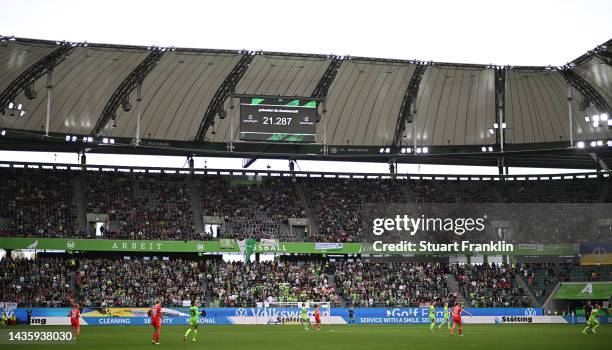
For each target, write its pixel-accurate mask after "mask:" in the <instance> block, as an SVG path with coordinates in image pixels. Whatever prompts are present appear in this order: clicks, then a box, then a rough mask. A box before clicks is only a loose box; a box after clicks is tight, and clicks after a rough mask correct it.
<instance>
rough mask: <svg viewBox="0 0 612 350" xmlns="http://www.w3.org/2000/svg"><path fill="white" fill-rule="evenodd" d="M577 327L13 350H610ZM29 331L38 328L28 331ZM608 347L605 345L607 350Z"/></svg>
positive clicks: (127, 330) (240, 332)
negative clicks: (458, 334)
mask: <svg viewBox="0 0 612 350" xmlns="http://www.w3.org/2000/svg"><path fill="white" fill-rule="evenodd" d="M582 328H583V326H580V325H550V324H531V325H466V326H465V328H464V336H463V337H457V335H455V336H452V337H451V336H449V333H448V331H447V330H446V329H444V330H438V329H437V327H436V330H435V332H433V333H431V332H430V331H429V326H428V325H331V326H322V329H321V331H320V332H317V331H314V330H310V331H304V330H303V328H301V327H300V326H280V325H278V326H210V325H206V326H200V328H199V330H198V339H197V341H196V342H192V341H191V339H188V341H187V342H184V341H183V334H184V332H185V330H186V327H184V326H166V327H162V332H161V340H160V341H161V344H160V345H153V344H151V340H150V339H151V334H152V328H151V327H145V326H142V327H140V326H124V327H121V326H119V327H111V326H109V327H106V326H84V327H81V338H80V339H79V340H78V341H77V342H76V344H74V345H65V344H64V345H18V346H15V347H10V346H7V345H0V348H4V347H5V346H7V349H8V348H13V349H79V350H97V349H112V350H119V349H121V350H123V349H126V350H128V349H129V350H139V349H151V348H158V349H181V350H188V349H231V350H241V349H244V350H260V349H261V350H264V349H265V350H270V349H279V350H281V349H282V350H285V349H291V350H301V349H307V350H331V349H333V350H337V349H350V350H390V349H419V350H421V349H452V350H455V349H494V350H504V349H513V350H516V349H521V350H530V349H537V350H545V349H575V350H582V349H609V346H610V344H612V325H602V326H601V327H599V328H598V333H597V334H595V335H584V334H582V333H580V331H581V330H582ZM30 329H33V330H34V329H36V330H38V328H34V327H30ZM190 338H191V337H190ZM606 344H608V345H606Z"/></svg>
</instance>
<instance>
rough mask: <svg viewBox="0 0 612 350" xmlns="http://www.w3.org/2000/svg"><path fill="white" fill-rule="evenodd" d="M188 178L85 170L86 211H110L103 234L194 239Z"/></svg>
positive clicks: (132, 237)
mask: <svg viewBox="0 0 612 350" xmlns="http://www.w3.org/2000/svg"><path fill="white" fill-rule="evenodd" d="M187 181H188V178H187V177H186V176H181V175H173V174H140V173H121V172H87V173H86V175H85V181H84V186H83V187H84V195H85V204H86V208H87V212H88V213H95V214H108V215H109V220H110V227H108V228H107V230H106V232H105V233H104V235H103V236H104V238H114V239H174V240H187V239H194V238H196V237H197V236H196V235H195V234H194V231H195V230H194V225H193V219H192V212H191V196H190V193H189V189H188V183H187ZM90 236H91V238H93V233H90Z"/></svg>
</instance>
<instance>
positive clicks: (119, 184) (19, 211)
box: [0, 168, 612, 244]
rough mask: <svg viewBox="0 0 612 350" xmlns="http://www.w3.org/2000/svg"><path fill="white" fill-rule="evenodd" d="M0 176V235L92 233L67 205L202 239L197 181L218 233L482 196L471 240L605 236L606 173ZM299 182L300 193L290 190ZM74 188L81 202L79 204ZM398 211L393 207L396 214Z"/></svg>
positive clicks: (464, 211)
mask: <svg viewBox="0 0 612 350" xmlns="http://www.w3.org/2000/svg"><path fill="white" fill-rule="evenodd" d="M0 175H1V176H0V185H1V186H2V189H3V191H0V236H21V237H81V238H96V235H95V232H93V230H92V229H91V228H89V229H85V228H82V227H80V225H79V220H78V219H77V218H78V215H77V208H81V209H82V208H84V211H85V212H86V213H93V214H107V215H108V216H109V220H110V222H109V224H108V225H105V227H104V229H105V230H104V234H103V235H102V237H101V238H111V239H137V240H144V239H172V240H188V239H210V238H211V236H206V235H205V234H204V233H203V232H196V227H195V224H194V222H195V220H194V214H193V212H192V206H193V205H194V204H193V203H194V202H195V200H194V201H192V196H191V193H190V188H195V187H190V184H191V185H193V183H191V181H195V184H196V185H197V186H196V187H198V191H199V195H200V199H201V202H200V205H201V209H202V211H201V212H202V215H203V216H205V217H211V216H212V217H218V218H220V219H221V220H220V222H222V224H220V225H219V227H218V230H217V229H216V230H217V232H218V235H217V237H219V238H238V239H245V238H256V239H263V238H274V239H279V240H282V241H290V240H302V239H303V240H307V241H317V242H365V241H371V240H372V235H371V226H370V225H367V221H368V220H367V218H366V219H364V213H371V211H372V210H373V209H374V210H376V209H380V210H387V209H388V208H391V204H397V205H413V204H416V206H414V207H415V208H416V207H417V206H418V208H419V210H421V208H422V207H424V206H426V205H429V204H434V206H433V207H432V209H429V210H431V213H428V214H431V215H432V216H438V217H440V215H442V214H440V213H441V212H442V207H443V206H444V205H446V204H448V205H455V204H457V203H458V204H459V205H461V210H460V212H458V214H460V215H461V216H462V217H481V216H482V215H483V211H482V210H481V208H482V207H483V206H482V205H481V206H480V207H478V205H479V203H486V206H487V207H488V208H487V210H486V211H484V214H486V216H487V218H488V222H489V223H492V222H497V223H498V224H499V225H501V226H500V227H503V230H497V231H495V230H494V228H492V227H489V228H490V229H489V228H488V229H487V230H486V231H485V232H484V233H479V234H480V235H479V236H475V233H470V240H471V241H484V242H488V241H489V240H506V241H507V242H512V243H534V244H546V243H581V242H585V241H605V240H609V236H610V235H609V233H610V232H611V229H610V227H612V226H610V225H609V224H605V223H601V224H598V221H601V220H600V219H602V218H604V219H606V218H608V216H609V212H610V208H609V206H608V204H604V203H601V202H602V201H605V200H607V199H606V198H609V193H610V188H612V187H610V186H609V184H608V183H607V182H605V183H604V181H609V180H602V179H600V178H584V179H571V180H565V179H563V180H561V179H559V180H538V181H536V180H529V181H527V180H526V181H450V180H412V179H411V180H396V179H361V178H351V179H349V178H325V177H322V178H321V177H318V178H316V177H310V178H289V177H262V178H258V179H252V178H245V177H232V176H196V177H195V178H194V179H193V180H192V179H191V178H189V177H188V176H186V175H182V174H167V173H159V174H156V173H138V172H116V171H86V172H81V171H75V170H49V169H30V168H2V169H0ZM77 180H78V181H77ZM300 188H303V189H304V195H305V197H304V196H300V195H298V193H299V191H301V190H300ZM81 190H82V194H83V196H82V199H83V203H82V204H83V205H82V206H79V204H80V203H77V198H79V200H80V199H81V196H80V193H79V191H81ZM606 191H607V192H606ZM300 198H304V199H305V201H303V200H301V199H300ZM590 203H596V204H590ZM587 204H588V206H587ZM195 205H197V204H195ZM307 207H309V208H310V209H311V210H312V212H311V213H312V214H313V217H311V218H309V219H311V221H310V224H311V227H309V228H308V229H307V230H306V231H305V234H304V235H302V234H301V233H300V234H294V233H291V230H290V227H289V218H306V217H307V216H308V215H307V213H308V212H310V211H308V210H306V209H307ZM436 209H438V210H436ZM193 210H198V208H195V209H193ZM406 211H407V210H406V209H405V208H402V209H399V210H397V213H404V214H405V213H406ZM383 214H384V213H383ZM387 214H389V213H387ZM443 214H444V215H442V216H445V215H446V213H443ZM451 214H452V213H451ZM472 214H473V215H472ZM79 215H84V214H83V213H81V214H79ZM385 216H386V215H382V216H381V217H385ZM417 216H420V215H417ZM447 217H451V216H447ZM82 219H83V218H82ZM83 220H84V219H83ZM601 222H603V221H601ZM81 225H85V224H84V223H82V222H81ZM606 225H607V226H606ZM79 228H82V230H79ZM311 228H312V229H311ZM202 230H204V228H202ZM300 232H301V231H300ZM429 234H430V235H429V236H423V238H424V239H429V240H432V241H436V243H444V242H446V241H448V240H449V239H454V238H456V237H454V236H452V235H450V236H443V235H440V234H438V233H437V232H436V233H435V234H433V235H432V234H431V232H430V233H429ZM423 235H425V233H423ZM98 238H100V237H98ZM419 239H421V238H419Z"/></svg>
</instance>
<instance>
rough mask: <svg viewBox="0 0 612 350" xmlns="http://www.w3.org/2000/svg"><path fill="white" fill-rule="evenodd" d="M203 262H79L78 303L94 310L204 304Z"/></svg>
mask: <svg viewBox="0 0 612 350" xmlns="http://www.w3.org/2000/svg"><path fill="white" fill-rule="evenodd" d="M202 270H203V262H202V261H195V260H193V261H192V260H184V259H170V260H159V259H150V260H147V259H140V258H132V259H130V260H118V259H106V258H101V259H80V260H79V261H78V271H77V274H76V286H77V291H78V300H79V302H80V303H81V304H82V305H87V306H97V307H121V306H141V307H147V306H151V305H153V304H154V302H155V300H157V299H158V298H161V302H162V305H165V306H182V305H183V300H203V299H204V296H205V289H204V274H203V272H202Z"/></svg>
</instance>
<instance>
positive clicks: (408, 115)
mask: <svg viewBox="0 0 612 350" xmlns="http://www.w3.org/2000/svg"><path fill="white" fill-rule="evenodd" d="M425 69H427V65H426V63H417V67H416V69H415V70H414V73H413V74H412V78H410V83H408V88H407V89H406V93H405V94H404V99H403V100H402V106H401V107H400V112H399V116H398V118H397V124H396V125H395V135H394V136H393V145H394V146H395V147H400V146H401V145H402V138H403V135H404V131H405V130H406V123H413V122H414V114H415V112H416V109H415V108H413V105H414V102H415V101H416V97H417V95H418V93H419V86H420V85H421V78H422V77H423V73H425ZM415 142H416V139H415Z"/></svg>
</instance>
